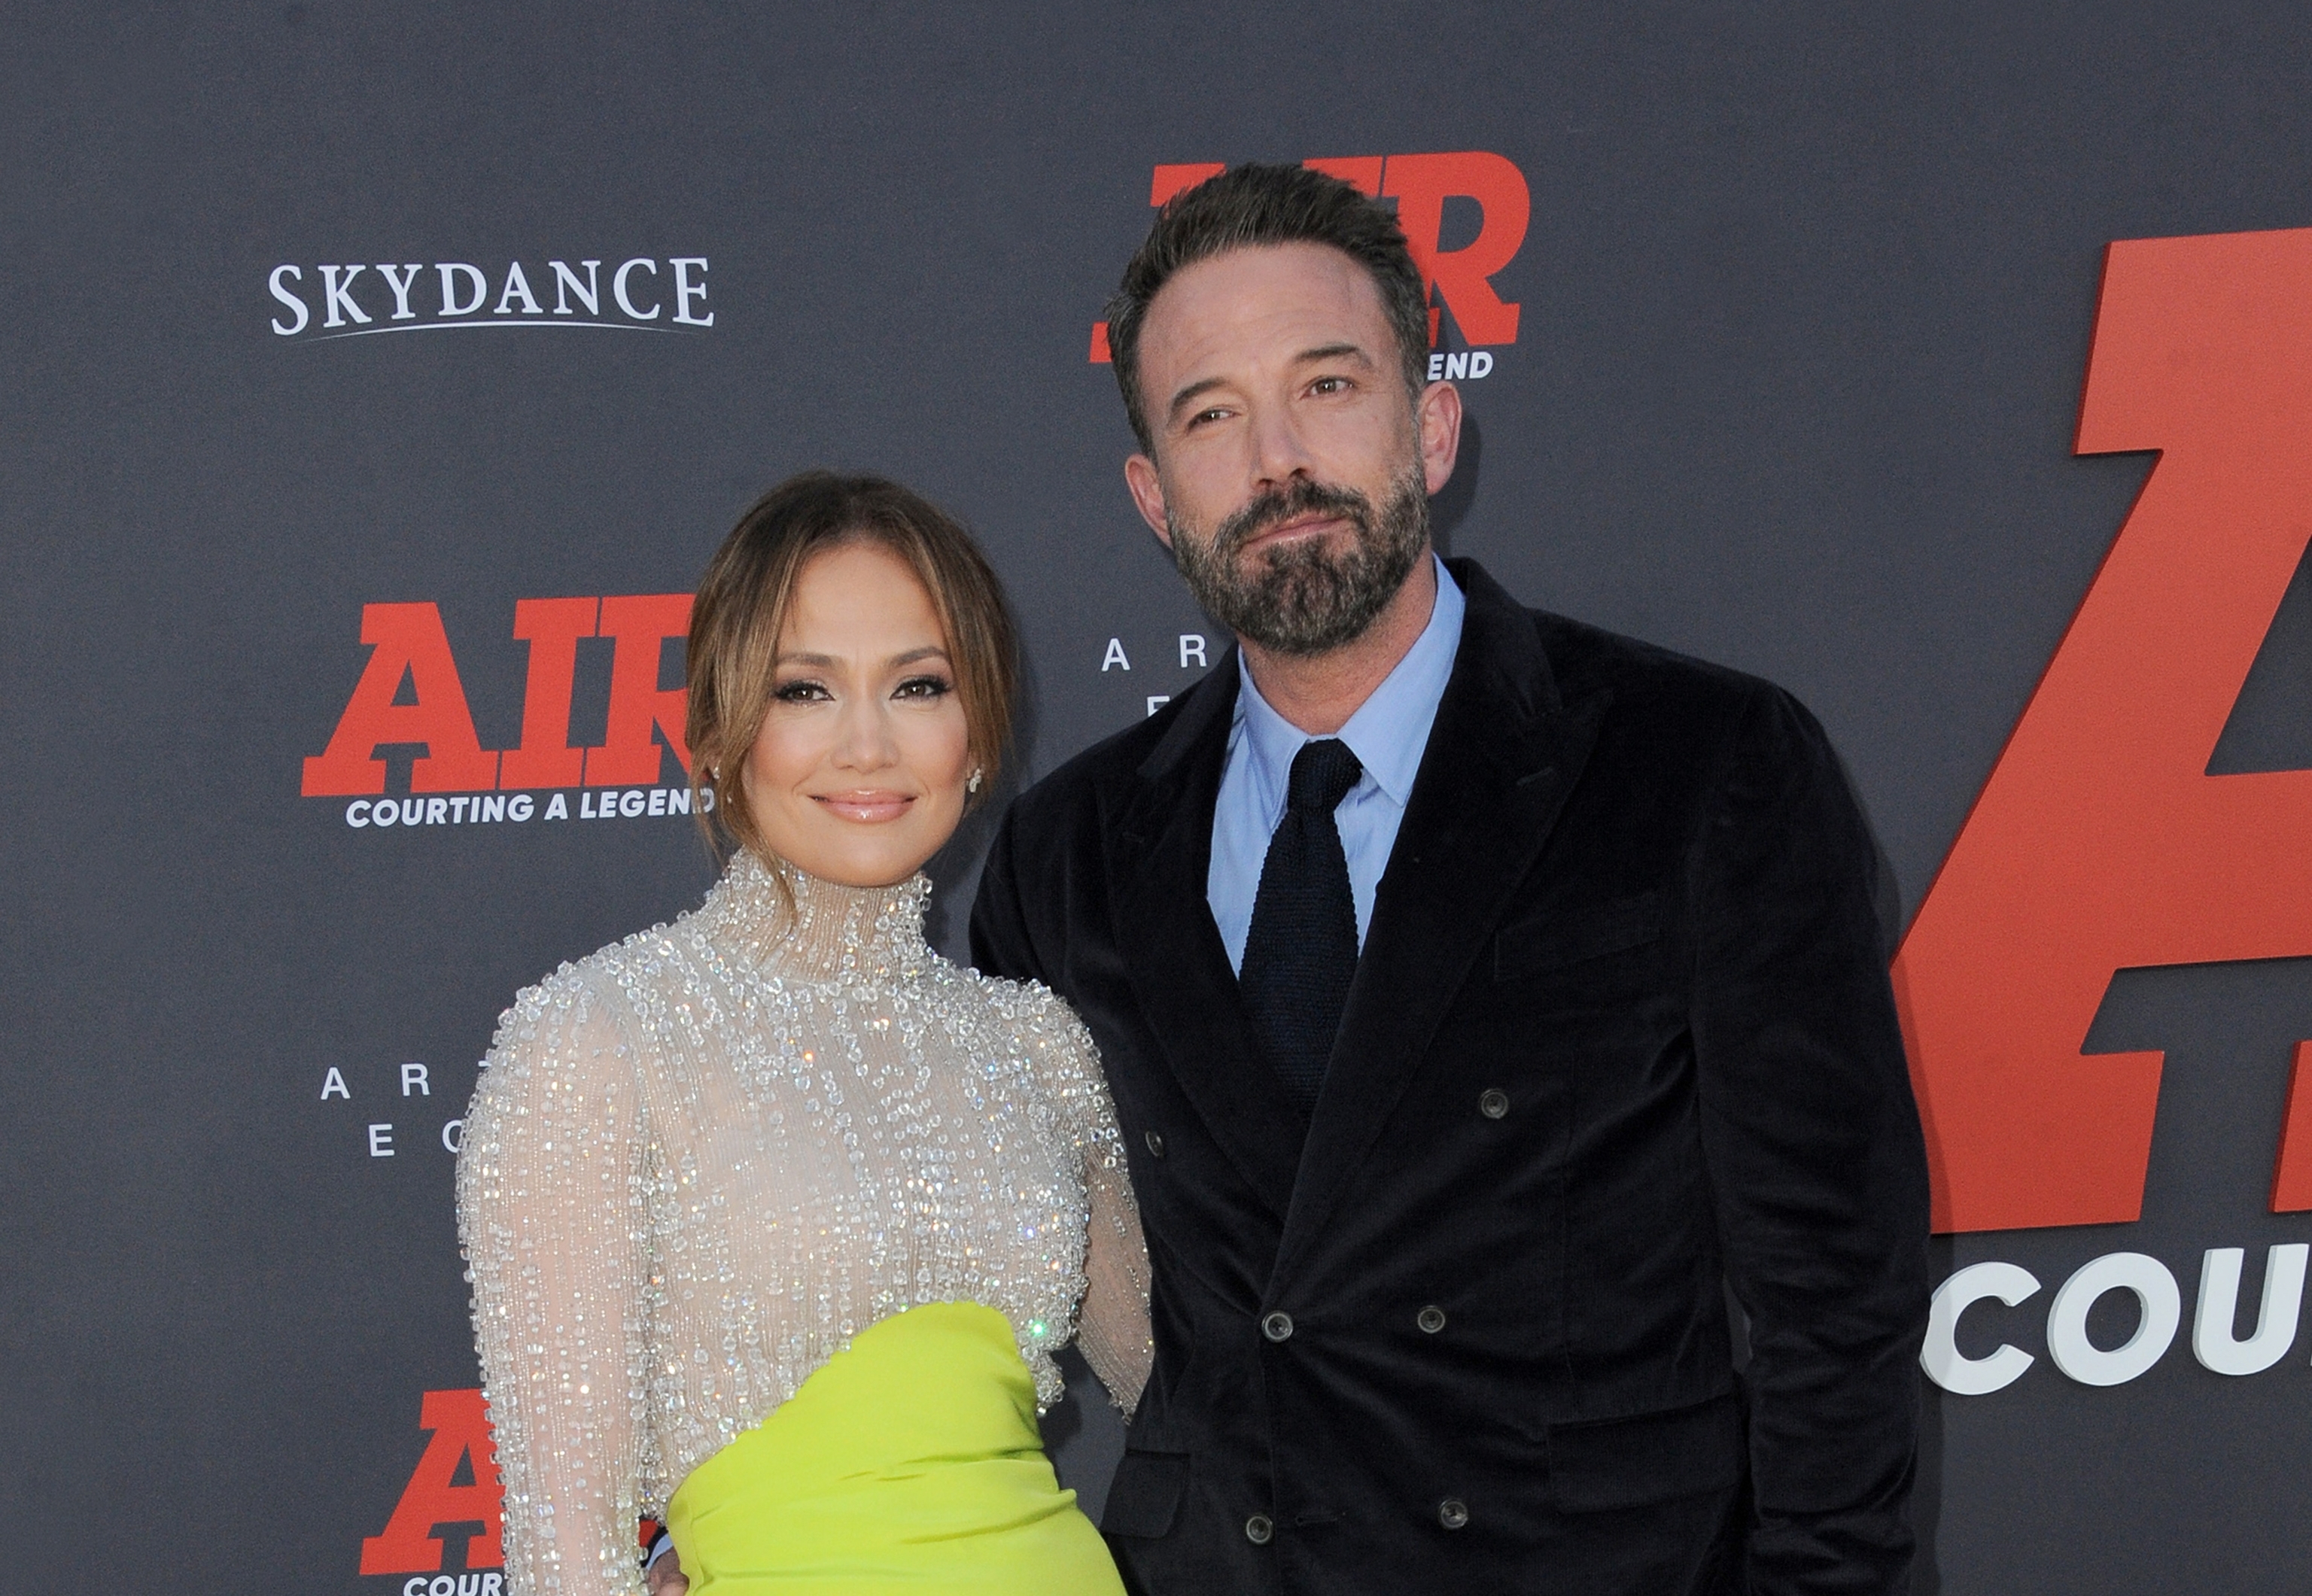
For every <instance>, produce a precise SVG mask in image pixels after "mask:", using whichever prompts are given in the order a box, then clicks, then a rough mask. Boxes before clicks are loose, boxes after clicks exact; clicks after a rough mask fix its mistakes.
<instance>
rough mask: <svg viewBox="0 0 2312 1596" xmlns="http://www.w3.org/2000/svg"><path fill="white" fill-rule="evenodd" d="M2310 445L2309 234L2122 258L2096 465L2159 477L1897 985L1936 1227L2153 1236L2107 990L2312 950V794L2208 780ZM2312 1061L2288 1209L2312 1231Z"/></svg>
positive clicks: (2093, 381) (2308, 514)
mask: <svg viewBox="0 0 2312 1596" xmlns="http://www.w3.org/2000/svg"><path fill="white" fill-rule="evenodd" d="M2308 436H2312V230H2299V231H2286V232H2262V233H2235V234H2227V235H2218V236H2211V237H2204V238H2185V239H2148V240H2134V241H2130V242H2123V243H2116V244H2114V245H2112V247H2111V250H2110V254H2109V257H2108V258H2107V260H2106V264H2105V269H2104V283H2103V298H2102V303H2101V305H2100V306H2099V308H2098V309H2097V314H2096V330H2095V344H2094V352H2093V353H2092V354H2091V356H2090V357H2089V367H2088V382H2087V392H2086V397H2085V398H2084V400H2083V401H2082V403H2081V406H2080V430H2079V439H2078V444H2077V449H2078V452H2080V454H2110V453H2118V452H2123V451H2134V450H2146V449H2157V450H2159V464H2158V465H2157V466H2156V467H2154V468H2153V470H2152V473H2151V475H2150V480H2149V481H2147V482H2146V483H2145V484H2144V487H2143V492H2142V494H2141V497H2140V498H2139V499H2138V500H2137V501H2136V503H2135V506H2134V509H2133V510H2132V511H2131V512H2130V513H2129V515H2128V518H2127V522H2126V525H2125V526H2124V527H2123V528H2121V529H2120V534H2119V536H2118V538H2117V540H2116V541H2115V543H2114V544H2113V545H2112V549H2111V553H2110V554H2109V555H2108V556H2107V557H2106V559H2105V561H2104V564H2103V568H2102V569H2101V570H2100V571H2097V573H2096V578H2095V581H2094V583H2093V584H2092V585H2091V586H2090V587H2089V589H2088V595H2087V597H2086V599H2085V600H2084V601H2083V602H2082V603H2081V604H2080V609H2079V614H2078V615H2076V616H2075V617H2074V618H2073V620H2072V622H2071V628H2070V630H2069V631H2068V632H2066V633H2065V634H2064V637H2063V641H2062V645H2061V647H2060V648H2058V650H2056V653H2055V657H2054V660H2053V662H2052V663H2050V664H2049V666H2048V667H2047V673H2046V675H2045V677H2043V678H2042V679H2041V681H2040V683H2039V686H2038V689H2037V691H2036V692H2035V693H2033V694H2032V696H2031V701H2030V703H2029V704H2028V705H2027V707H2026V708H2025V710H2024V711H2023V717H2022V719H2021V720H2020V721H2019V722H2018V723H2017V725H2016V728H2015V731H2014V734H2013V736H2012V737H2010V739H2009V741H2008V745H2007V747H2006V750H2005V752H2004V753H2002V754H2001V755H2000V758H1999V763H1998V764H1997V766H1996V767H1995V768H1994V769H1993V770H1992V773H1991V779H1990V781H1988V782H1987V783H1986V784H1985V786H1984V789H1983V794H1982V797H1981V798H1978V799H1977V800H1976V802H1975V809H1974V812H1973V813H1972V814H1971V815H1968V816H1967V821H1966V827H1965V828H1964V829H1963V830H1962V831H1961V832H1960V833H1959V837H1958V841H1957V843H1956V844H1954V845H1953V847H1952V849H1951V853H1950V858H1949V859H1948V860H1947V861H1946V862H1945V863H1944V866H1943V868H1942V872H1941V874H1940V876H1938V877H1937V878H1936V880H1935V883H1934V886H1933V888H1932V890H1931V891H1930V892H1929V894H1927V900H1926V902H1925V903H1924V904H1923V905H1922V907H1921V908H1920V911H1919V917H1918V919H1917V920H1916V921H1915V922H1914V924H1913V925H1912V927H1911V930H1910V934H1909V935H1908V936H1907V937H1906V938H1905V939H1904V942H1903V948H1902V952H1901V953H1900V955H1897V957H1896V961H1895V990H1896V1000H1897V1002H1898V1003H1899V1004H1900V1006H1901V1008H1902V1015H1903V1029H1904V1033H1905V1036H1906V1038H1907V1039H1908V1041H1909V1043H1910V1050H1911V1065H1912V1072H1913V1077H1914V1080H1915V1081H1916V1083H1917V1086H1918V1093H1919V1104H1920V1110H1921V1112H1922V1116H1923V1118H1924V1120H1925V1122H1926V1129H1927V1145H1928V1150H1929V1154H1930V1156H1931V1163H1932V1166H1933V1171H1934V1182H1935V1193H1934V1203H1935V1228H1936V1229H1938V1230H1943V1231H1975V1230H2007V1229H2015V1228H2019V1227H2023V1226H2028V1225H2097V1224H2109V1223H2112V1222H2115V1221H2127V1220H2132V1219H2134V1218H2136V1217H2139V1215H2140V1214H2141V1209H2142V1206H2143V1181H2144V1171H2145V1168H2146V1166H2147V1164H2148V1161H2149V1159H2150V1150H2151V1127H2152V1118H2153V1113H2154V1111H2155V1110H2156V1108H2157V1107H2158V1104H2159V1069H2160V1063H2161V1060H2162V1059H2163V1057H2164V1055H2163V1054H2160V1053H2157V1052H2128V1053H2111V1054H2104V1055H2097V1056H2087V1055H2083V1054H2082V1053H2081V1052H2080V1047H2081V1045H2082V1044H2083V1043H2084V1042H2085V1041H2086V1039H2087V1033H2088V1027H2089V1025H2090V1024H2091V1023H2092V1022H2093V1020H2094V1018H2095V1014H2096V1010H2097V1007H2099V1006H2100V1005H2101V1004H2102V1001H2103V997H2104V993H2105V991H2106V989H2107V988H2108V987H2109V986H2110V984H2111V979H2112V976H2113V974H2114V973H2115V972H2117V971H2120V970H2123V969H2127V968H2130V967H2133V966H2139V965H2158V964H2209V963H2214V962H2217V961H2223V960H2234V959H2271V958H2288V957H2298V956H2302V955H2307V954H2312V771H2281V772H2262V773H2255V774H2242V775H2215V776H2211V775H2210V774H2209V773H2208V764H2209V762H2210V759H2211V756H2212V754H2214V751H2215V747H2216V743H2217V739H2218V738H2219V737H2221V735H2222V733H2223V729H2224V724H2225V722H2226V720H2228V719H2229V716H2230V713H2231V709H2232V705H2233V703H2234V702H2235V701H2236V700H2237V699H2238V695H2239V690H2240V687H2241V685H2242V684H2243V683H2244V682H2245V681H2246V677H2247V674H2248V669H2249V667H2250V666H2252V665H2253V664H2254V663H2255V657H2256V653H2257V651H2258V650H2260V649H2261V648H2262V646H2263V642H2264V634H2265V632H2267V631H2268V630H2269V629H2270V627H2271V624H2272V620H2273V615H2274V614H2275V613H2276V612H2277V611H2278V609H2279V607H2280V601H2281V594H2282V593H2283V592H2284V591H2285V590H2286V589H2287V587H2288V584H2289V580H2290V578H2291V577H2292V576H2293V575H2294V574H2295V571H2296V569H2297V565H2298V563H2299V561H2300V560H2301V558H2302V557H2303V554H2304V551H2305V545H2306V542H2307V539H2308V537H2312V449H2307V448H2306V447H2305V440H2306V439H2307V438H2308ZM2308 1054H2312V1048H2308V1047H2307V1046H2305V1045H2303V1044H2299V1046H2298V1048H2297V1050H2296V1072H2295V1079H2294V1082H2293V1084H2292V1086H2290V1097H2289V1107H2288V1113H2287V1117H2286V1121H2285V1127H2284V1129H2282V1131H2281V1142H2280V1148H2279V1156H2278V1158H2277V1161H2276V1165H2275V1168H2274V1172H2273V1188H2272V1207H2273V1210H2274V1211H2275V1212H2281V1213H2287V1212H2294V1211H2298V1210H2301V1209H2307V1208H2312V1062H2308ZM2278 1062H2279V1061H2278V1060H2273V1063H2274V1069H2273V1080H2274V1087H2275V1090H2277V1087H2278V1082H2279V1070H2278V1068H2277V1066H2278Z"/></svg>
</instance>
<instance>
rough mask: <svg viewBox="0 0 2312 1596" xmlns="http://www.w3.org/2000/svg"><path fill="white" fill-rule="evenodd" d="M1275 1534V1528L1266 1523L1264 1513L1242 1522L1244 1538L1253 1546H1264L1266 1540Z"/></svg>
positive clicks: (1266, 1517) (1266, 1542) (1266, 1516)
mask: <svg viewBox="0 0 2312 1596" xmlns="http://www.w3.org/2000/svg"><path fill="white" fill-rule="evenodd" d="M1275 1533H1276V1526H1275V1525H1274V1524H1272V1523H1270V1522H1268V1515H1267V1514H1266V1513H1254V1514H1253V1515H1252V1516H1251V1517H1250V1518H1248V1519H1247V1520H1245V1521H1244V1538H1245V1539H1247V1540H1249V1541H1250V1542H1252V1544H1253V1545H1255V1546H1266V1545H1267V1544H1268V1538H1269V1537H1270V1536H1272V1535H1274V1534H1275Z"/></svg>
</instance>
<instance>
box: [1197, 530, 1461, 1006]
mask: <svg viewBox="0 0 2312 1596" xmlns="http://www.w3.org/2000/svg"><path fill="white" fill-rule="evenodd" d="M1430 558H1431V559H1432V561H1435V563H1436V566H1437V604H1436V606H1435V607H1434V608H1433V609H1432V610H1431V611H1430V612H1429V624H1428V625H1426V626H1424V627H1423V628H1422V630H1421V635H1420V636H1419V637H1417V638H1415V639H1414V642H1413V647H1412V648H1410V649H1408V650H1406V654H1405V658H1402V659H1400V660H1398V661H1397V668H1396V669H1394V670H1392V671H1390V672H1389V673H1388V676H1385V677H1383V678H1382V680H1381V685H1379V686H1378V687H1376V688H1374V689H1373V691H1372V696H1371V697H1370V698H1368V699H1366V700H1365V701H1364V702H1362V704H1359V705H1358V706H1357V712H1356V713H1355V714H1353V715H1352V716H1350V717H1349V721H1348V724H1347V725H1345V726H1344V727H1342V728H1341V729H1340V730H1338V731H1336V732H1335V733H1333V734H1332V735H1333V736H1335V737H1338V738H1340V739H1341V741H1343V742H1344V743H1346V744H1347V745H1348V746H1349V752H1350V753H1352V754H1355V755H1356V756H1357V762H1358V763H1360V764H1362V765H1363V766H1364V767H1365V769H1364V774H1363V775H1362V776H1359V777H1358V778H1357V784H1356V785H1355V786H1354V787H1352V788H1350V789H1349V795H1348V797H1346V798H1343V799H1342V800H1341V807H1339V808H1337V809H1336V810H1334V811H1333V821H1334V824H1336V825H1337V826H1339V827H1340V831H1341V850H1342V851H1343V852H1344V853H1346V854H1347V855H1348V856H1349V891H1350V892H1351V893H1352V894H1354V895H1355V898H1356V903H1357V946H1358V947H1359V948H1360V949H1362V947H1363V946H1364V945H1365V928H1366V927H1368V926H1370V925H1371V924H1372V910H1373V894H1374V892H1375V891H1376V890H1377V889H1378V888H1379V885H1380V877H1381V872H1382V871H1384V870H1386V869H1387V868H1388V852H1389V850H1390V849H1392V848H1394V847H1396V846H1397V825H1398V824H1399V823H1401V822H1402V821H1403V820H1404V819H1405V801H1406V798H1409V797H1411V796H1412V793H1413V778H1414V772H1417V771H1418V770H1420V768H1421V754H1422V751H1423V749H1425V748H1427V747H1428V746H1429V728H1430V727H1431V725H1432V724H1433V723H1434V722H1435V720H1436V719H1437V704H1438V701H1439V700H1441V698H1443V697H1444V696H1445V682H1446V679H1447V678H1448V677H1449V676H1451V675H1452V674H1453V656H1454V655H1455V654H1456V653H1458V651H1459V650H1460V647H1461V616H1462V614H1463V612H1464V611H1465V610H1466V609H1467V607H1468V606H1467V602H1466V601H1465V600H1464V599H1463V598H1462V597H1461V589H1459V588H1458V587H1457V586H1455V585H1454V582H1453V579H1452V577H1451V576H1449V574H1447V572H1446V570H1445V563H1444V562H1443V561H1442V560H1438V559H1437V558H1436V556H1435V555H1433V554H1432V555H1431V556H1430ZM1239 667H1240V668H1239V671H1238V673H1237V681H1238V684H1239V685H1238V687H1237V693H1236V713H1235V718H1234V720H1231V721H1230V726H1229V741H1228V763H1227V765H1226V766H1225V767H1224V768H1223V769H1222V772H1221V795H1220V798H1219V799H1218V801H1216V802H1215V803H1214V804H1213V862H1212V868H1210V870H1209V871H1208V872H1207V873H1206V875H1205V876H1204V901H1205V902H1206V903H1210V904H1211V905H1212V910H1213V923H1214V924H1216V925H1217V926H1219V927H1220V929H1221V940H1222V942H1223V943H1225V944H1226V945H1227V946H1228V956H1229V967H1230V969H1233V970H1235V971H1237V972H1239V973H1242V972H1243V969H1244V940H1245V938H1246V937H1247V936H1248V935H1249V934H1250V933H1251V930H1252V903H1253V899H1254V898H1255V897H1256V896H1257V895H1258V894H1259V891H1260V867H1261V866H1262V864H1264V863H1265V861H1266V860H1267V858H1268V840H1269V838H1271V837H1272V836H1274V834H1275V833H1276V826H1277V823H1278V822H1279V821H1281V820H1283V818H1284V798H1285V789H1286V785H1287V783H1288V781H1290V779H1291V776H1292V756H1293V755H1294V754H1298V753H1300V750H1301V748H1302V746H1304V745H1306V744H1309V743H1312V742H1315V741H1317V739H1316V738H1315V737H1311V736H1310V735H1309V733H1307V732H1305V731H1302V730H1301V729H1300V728H1299V727H1297V726H1295V725H1293V724H1292V722H1291V721H1290V720H1286V719H1285V718H1284V717H1283V716H1282V715H1280V714H1278V713H1277V712H1276V711H1274V710H1273V709H1271V708H1270V707H1269V704H1268V701H1267V700H1266V699H1265V698H1263V697H1261V696H1260V689H1259V687H1258V686H1257V685H1254V682H1253V679H1252V672H1251V670H1250V668H1249V667H1245V666H1244V664H1243V661H1242V660H1241V659H1239Z"/></svg>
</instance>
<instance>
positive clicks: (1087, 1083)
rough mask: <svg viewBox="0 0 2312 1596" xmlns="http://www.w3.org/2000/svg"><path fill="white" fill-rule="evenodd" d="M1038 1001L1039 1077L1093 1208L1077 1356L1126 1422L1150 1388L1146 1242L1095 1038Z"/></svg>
mask: <svg viewBox="0 0 2312 1596" xmlns="http://www.w3.org/2000/svg"><path fill="white" fill-rule="evenodd" d="M1037 996H1038V999H1040V1001H1041V1006H1042V1007H1043V1008H1044V1012H1043V1013H1042V1014H1040V1015H1038V1016H1037V1017H1036V1019H1035V1020H1034V1021H1033V1022H1031V1029H1032V1032H1033V1047H1034V1052H1035V1057H1036V1060H1037V1073H1038V1077H1039V1078H1040V1079H1041V1081H1042V1083H1043V1086H1044V1088H1045V1090H1046V1091H1047V1093H1048V1094H1049V1095H1050V1096H1051V1100H1052V1101H1053V1102H1054V1103H1055V1104H1056V1105H1057V1106H1058V1108H1059V1110H1060V1113H1061V1116H1062V1123H1063V1125H1064V1128H1065V1130H1066V1133H1067V1135H1068V1138H1069V1139H1070V1141H1071V1142H1072V1143H1073V1146H1074V1147H1075V1150H1076V1152H1077V1154H1078V1156H1080V1157H1082V1160H1083V1178H1084V1194H1085V1196H1086V1198H1087V1199H1089V1201H1088V1208H1089V1212H1088V1216H1087V1217H1088V1221H1089V1225H1090V1229H1089V1231H1088V1234H1087V1235H1086V1238H1085V1245H1084V1297H1083V1305H1082V1309H1081V1310H1080V1311H1079V1313H1078V1314H1077V1320H1076V1346H1077V1348H1078V1349H1079V1350H1080V1351H1082V1353H1083V1356H1084V1362H1086V1363H1088V1364H1090V1365H1091V1371H1092V1373H1093V1374H1097V1375H1099V1379H1100V1383H1101V1384H1103V1385H1105V1386H1107V1387H1108V1395H1109V1396H1110V1397H1111V1398H1113V1399H1114V1400H1115V1402H1116V1405H1117V1407H1118V1408H1122V1409H1123V1410H1124V1412H1125V1415H1126V1416H1127V1417H1128V1416H1129V1415H1130V1414H1131V1412H1132V1410H1133V1408H1134V1407H1136V1406H1137V1405H1138V1404H1139V1401H1140V1391H1141V1388H1142V1387H1143V1386H1145V1385H1146V1384H1147V1383H1148V1368H1149V1365H1150V1363H1151V1361H1152V1358H1153V1356H1154V1346H1155V1344H1154V1342H1153V1341H1152V1340H1151V1339H1150V1337H1149V1330H1148V1243H1147V1242H1146V1240H1145V1239H1144V1238H1143V1236H1142V1234H1141V1232H1140V1209H1139V1206H1138V1205H1137V1204H1136V1203H1134V1201H1133V1198H1132V1177H1131V1173H1130V1172H1129V1171H1128V1170H1127V1169H1126V1168H1125V1161H1124V1144H1123V1139H1122V1138H1120V1137H1119V1136H1118V1135H1117V1129H1116V1107H1115V1104H1114V1103H1112V1102H1111V1101H1110V1100H1109V1098H1108V1082H1107V1081H1106V1080H1105V1079H1104V1078H1103V1077H1101V1075H1100V1072H1099V1050H1098V1049H1097V1048H1095V1047H1094V1046H1093V1044H1092V1040H1091V1033H1090V1032H1089V1031H1087V1030H1085V1029H1084V1026H1083V1023H1082V1021H1081V1020H1079V1019H1077V1018H1076V1016H1075V1015H1074V1013H1073V1011H1071V1010H1070V1009H1069V1007H1068V1006H1067V1005H1066V1004H1065V1003H1064V1002H1062V1001H1061V1000H1060V999H1059V998H1057V997H1056V996H1055V995H1053V994H1052V993H1050V992H1047V991H1042V990H1040V989H1038V990H1037Z"/></svg>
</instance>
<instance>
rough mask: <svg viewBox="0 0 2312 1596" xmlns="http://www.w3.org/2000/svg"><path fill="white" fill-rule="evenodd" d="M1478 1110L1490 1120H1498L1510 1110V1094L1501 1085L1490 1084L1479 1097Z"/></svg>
mask: <svg viewBox="0 0 2312 1596" xmlns="http://www.w3.org/2000/svg"><path fill="white" fill-rule="evenodd" d="M1477 1112H1479V1113H1481V1114H1483V1115H1484V1116H1485V1118H1487V1119H1488V1120H1498V1119H1500V1118H1501V1117H1502V1115H1503V1114H1505V1113H1507V1112H1510V1095H1509V1094H1508V1093H1507V1092H1504V1091H1502V1089H1501V1088H1500V1087H1499V1086H1488V1087H1486V1088H1485V1091H1484V1095H1482V1096H1480V1097H1479V1098H1478V1099H1477Z"/></svg>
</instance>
